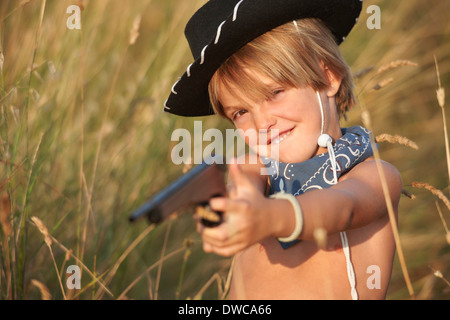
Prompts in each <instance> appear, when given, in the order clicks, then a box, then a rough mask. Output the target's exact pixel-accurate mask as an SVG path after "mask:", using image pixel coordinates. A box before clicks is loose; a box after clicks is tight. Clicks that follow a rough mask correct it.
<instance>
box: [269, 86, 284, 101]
mask: <svg viewBox="0 0 450 320" xmlns="http://www.w3.org/2000/svg"><path fill="white" fill-rule="evenodd" d="M284 92H285V90H284V89H275V90H273V91H272V96H271V97H270V100H276V99H279V98H281V97H282V95H283V93H284Z"/></svg>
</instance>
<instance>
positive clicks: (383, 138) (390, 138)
mask: <svg viewBox="0 0 450 320" xmlns="http://www.w3.org/2000/svg"><path fill="white" fill-rule="evenodd" d="M375 140H376V141H377V142H390V143H399V144H401V145H404V146H407V147H410V148H412V149H414V150H419V146H418V145H417V144H416V143H415V142H414V141H411V140H409V139H408V138H406V137H403V136H399V135H390V134H387V133H382V134H380V135H378V136H377V137H376V138H375Z"/></svg>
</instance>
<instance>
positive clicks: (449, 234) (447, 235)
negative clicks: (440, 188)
mask: <svg viewBox="0 0 450 320" xmlns="http://www.w3.org/2000/svg"><path fill="white" fill-rule="evenodd" d="M436 208H437V211H438V213H439V217H440V218H441V221H442V225H443V226H444V229H445V240H446V241H447V243H448V244H450V232H449V231H448V227H447V223H446V222H445V219H444V215H443V214H442V210H441V207H440V206H439V203H438V202H437V201H436Z"/></svg>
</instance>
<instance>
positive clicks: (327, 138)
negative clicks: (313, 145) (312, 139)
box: [317, 133, 333, 148]
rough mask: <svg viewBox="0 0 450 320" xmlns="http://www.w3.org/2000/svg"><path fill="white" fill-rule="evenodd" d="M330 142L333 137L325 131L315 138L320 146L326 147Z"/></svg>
mask: <svg viewBox="0 0 450 320" xmlns="http://www.w3.org/2000/svg"><path fill="white" fill-rule="evenodd" d="M330 142H331V143H333V139H332V138H331V137H330V136H329V135H327V134H326V133H323V134H321V135H320V136H319V139H318V140H317V144H318V145H319V147H322V148H327V147H328V143H330Z"/></svg>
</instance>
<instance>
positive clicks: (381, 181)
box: [345, 158, 402, 202]
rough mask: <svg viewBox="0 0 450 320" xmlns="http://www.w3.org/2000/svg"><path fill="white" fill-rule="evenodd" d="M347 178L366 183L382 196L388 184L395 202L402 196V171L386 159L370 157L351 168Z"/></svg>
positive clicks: (376, 193) (375, 193) (374, 192)
mask: <svg viewBox="0 0 450 320" xmlns="http://www.w3.org/2000/svg"><path fill="white" fill-rule="evenodd" d="M345 179H346V180H352V181H357V182H358V183H357V184H359V183H362V184H364V185H366V186H367V187H368V188H369V189H371V191H372V192H373V194H374V195H380V196H381V195H382V194H383V186H386V187H387V188H388V190H389V193H390V196H391V198H392V201H393V202H396V201H397V200H398V199H399V198H400V195H401V191H402V179H401V175H400V172H399V171H398V170H397V168H396V167H395V166H394V165H392V164H390V163H389V162H386V161H384V160H375V159H373V158H369V159H367V160H366V161H364V162H362V163H360V164H358V165H357V166H355V167H354V168H353V169H352V170H350V171H349V172H348V173H347V174H346V175H345Z"/></svg>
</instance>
